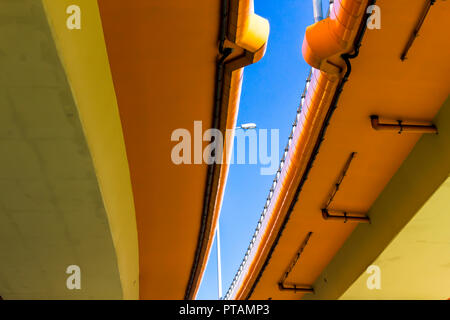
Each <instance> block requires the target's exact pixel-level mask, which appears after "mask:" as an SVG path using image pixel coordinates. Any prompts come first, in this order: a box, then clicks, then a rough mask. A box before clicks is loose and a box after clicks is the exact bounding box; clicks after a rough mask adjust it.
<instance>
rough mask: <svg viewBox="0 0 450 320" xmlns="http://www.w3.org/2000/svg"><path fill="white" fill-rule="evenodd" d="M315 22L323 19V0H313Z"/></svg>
mask: <svg viewBox="0 0 450 320" xmlns="http://www.w3.org/2000/svg"><path fill="white" fill-rule="evenodd" d="M313 9H314V22H319V21H320V20H322V19H323V13H322V0H313Z"/></svg>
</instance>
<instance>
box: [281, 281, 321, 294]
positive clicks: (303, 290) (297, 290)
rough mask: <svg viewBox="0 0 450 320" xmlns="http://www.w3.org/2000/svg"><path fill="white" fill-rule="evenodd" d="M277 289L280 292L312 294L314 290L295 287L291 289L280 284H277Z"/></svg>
mask: <svg viewBox="0 0 450 320" xmlns="http://www.w3.org/2000/svg"><path fill="white" fill-rule="evenodd" d="M278 288H279V289H280V290H281V291H294V293H295V292H309V293H314V289H313V288H312V287H297V285H295V284H294V285H292V287H286V286H285V285H284V284H283V283H282V282H280V283H278Z"/></svg>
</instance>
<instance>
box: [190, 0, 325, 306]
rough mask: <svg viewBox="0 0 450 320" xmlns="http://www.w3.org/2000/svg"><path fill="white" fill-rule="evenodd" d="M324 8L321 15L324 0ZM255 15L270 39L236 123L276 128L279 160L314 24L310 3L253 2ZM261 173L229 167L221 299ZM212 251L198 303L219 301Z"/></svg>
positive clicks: (262, 193)
mask: <svg viewBox="0 0 450 320" xmlns="http://www.w3.org/2000/svg"><path fill="white" fill-rule="evenodd" d="M323 3H324V8H323V9H324V15H325V14H326V12H327V10H328V1H326V0H324V1H323ZM255 12H256V13H257V14H258V15H260V16H262V17H264V18H266V19H268V20H269V23H270V36H269V42H268V46H267V52H266V54H265V56H264V58H263V59H262V60H261V61H259V62H257V63H256V64H254V65H251V66H248V67H246V68H245V71H244V80H243V86H242V95H241V102H240V109H239V115H238V122H237V123H238V125H240V124H242V123H248V122H254V123H256V124H257V125H258V128H260V129H268V131H269V132H270V129H279V130H280V131H279V133H280V142H279V153H280V159H281V155H282V152H283V150H284V148H285V146H286V143H287V139H288V137H289V133H290V130H291V129H292V124H293V122H294V120H295V116H296V111H297V108H298V106H299V103H300V98H301V94H302V91H303V87H304V85H305V81H306V77H307V76H308V72H309V70H310V67H309V66H308V64H307V63H306V62H305V61H304V60H303V57H302V53H301V46H302V42H303V37H304V34H305V29H306V27H307V26H309V25H311V24H312V23H314V18H313V9H312V0H283V1H275V0H272V1H268V0H255ZM269 135H270V133H269ZM268 141H270V137H269V139H268ZM268 145H269V148H270V143H269V144H268ZM247 148H248V147H247ZM235 159H236V158H235ZM247 159H248V158H247ZM247 162H248V160H247ZM260 168H261V166H260V165H259V164H258V165H254V164H253V165H251V164H245V165H244V164H232V165H231V167H230V172H229V176H228V183H227V187H226V190H225V196H224V202H223V206H222V212H221V216H220V235H221V239H220V240H221V256H222V286H223V294H224V295H225V294H226V291H227V290H228V288H229V286H230V284H231V282H232V280H233V277H234V275H235V273H236V271H237V269H238V268H239V265H240V263H241V261H242V259H243V257H244V254H245V252H246V251H247V247H248V245H249V242H250V239H251V237H252V236H253V232H254V231H255V227H256V224H257V222H258V219H259V217H260V215H261V212H262V209H263V208H264V203H265V201H266V198H267V195H268V193H269V190H270V187H271V184H272V181H273V179H274V176H273V175H270V176H268V175H261V174H260ZM216 252H217V250H216V242H215V243H214V245H213V248H212V252H211V255H210V258H209V262H208V265H207V268H206V271H205V274H204V277H203V280H202V284H201V286H200V289H199V292H198V294H197V299H217V298H218V287H217V286H218V284H217V254H216Z"/></svg>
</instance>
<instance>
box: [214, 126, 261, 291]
mask: <svg viewBox="0 0 450 320" xmlns="http://www.w3.org/2000/svg"><path fill="white" fill-rule="evenodd" d="M235 129H243V130H251V129H256V124H255V123H243V124H241V125H240V126H239V127H236V128H235ZM219 220H220V216H219V218H218V219H217V226H216V246H217V289H218V292H217V294H218V297H219V300H221V299H222V261H221V258H220V257H221V255H220V228H219V223H220V221H219Z"/></svg>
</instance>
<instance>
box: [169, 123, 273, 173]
mask: <svg viewBox="0 0 450 320" xmlns="http://www.w3.org/2000/svg"><path fill="white" fill-rule="evenodd" d="M269 136H270V148H269V145H268V144H269ZM170 138H171V141H175V142H178V143H177V144H175V145H174V147H173V148H172V152H171V159H172V162H173V163H174V164H176V165H181V164H202V163H206V164H214V163H217V164H222V163H225V164H234V163H236V164H260V165H262V167H261V169H260V173H261V175H273V174H275V173H276V172H277V170H278V165H279V162H280V154H279V130H278V129H271V130H270V135H269V130H267V129H258V130H253V129H251V130H245V129H242V128H234V129H227V130H226V132H225V137H224V135H223V134H222V132H221V131H220V130H218V129H207V130H205V131H203V127H202V122H201V121H194V127H193V134H191V131H189V130H188V129H183V128H179V129H175V130H174V131H173V132H172V135H171V137H170ZM204 142H208V143H209V144H208V145H206V146H205V147H204ZM247 142H248V143H247ZM233 146H234V147H233ZM247 146H248V150H247V148H246V147H247ZM234 150H235V152H234ZM224 153H225V154H224ZM234 154H235V155H236V162H235V159H234V158H235V157H234ZM247 161H248V162H247Z"/></svg>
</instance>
